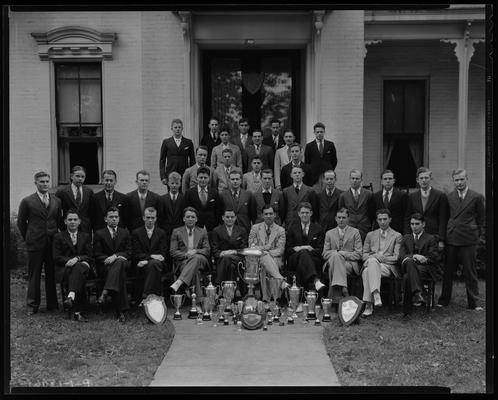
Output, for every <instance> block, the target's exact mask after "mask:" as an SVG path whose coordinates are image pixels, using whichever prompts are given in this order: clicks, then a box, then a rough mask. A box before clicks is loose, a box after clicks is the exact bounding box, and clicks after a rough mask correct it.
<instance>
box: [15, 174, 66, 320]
mask: <svg viewBox="0 0 498 400" xmlns="http://www.w3.org/2000/svg"><path fill="white" fill-rule="evenodd" d="M34 179H35V185H36V192H35V193H33V194H32V195H29V196H27V197H25V198H23V199H22V200H21V203H20V204H19V212H18V214H17V227H18V228H19V231H20V232H21V235H22V237H23V239H24V240H25V241H26V247H27V250H28V293H27V307H28V315H32V314H35V313H37V312H38V308H39V307H40V296H41V295H40V280H41V272H42V267H44V268H45V293H46V299H47V311H50V310H57V309H58V304H57V291H56V288H55V279H54V278H55V277H54V264H53V258H52V257H53V256H52V239H53V237H54V235H55V234H56V233H57V227H58V226H60V225H61V223H60V220H61V219H62V217H61V201H60V199H59V198H58V197H55V196H54V195H52V194H49V193H48V189H49V187H50V175H49V174H47V173H46V172H43V171H41V172H37V173H36V174H35V176H34Z"/></svg>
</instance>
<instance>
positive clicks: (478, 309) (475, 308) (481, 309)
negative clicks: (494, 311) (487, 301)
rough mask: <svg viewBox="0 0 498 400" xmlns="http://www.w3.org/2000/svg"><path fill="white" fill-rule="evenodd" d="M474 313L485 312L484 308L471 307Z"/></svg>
mask: <svg viewBox="0 0 498 400" xmlns="http://www.w3.org/2000/svg"><path fill="white" fill-rule="evenodd" d="M469 308H470V309H471V310H473V311H484V308H483V307H469Z"/></svg>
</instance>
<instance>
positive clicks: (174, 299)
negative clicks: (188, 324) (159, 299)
mask: <svg viewBox="0 0 498 400" xmlns="http://www.w3.org/2000/svg"><path fill="white" fill-rule="evenodd" d="M169 298H170V300H171V303H173V305H174V306H175V308H176V311H175V314H174V315H173V319H177V320H178V319H182V314H180V307H181V306H182V305H183V302H184V301H185V293H183V294H172V295H170V297H169Z"/></svg>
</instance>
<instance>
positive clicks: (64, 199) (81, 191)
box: [55, 165, 93, 233]
mask: <svg viewBox="0 0 498 400" xmlns="http://www.w3.org/2000/svg"><path fill="white" fill-rule="evenodd" d="M85 178H86V171H85V168H84V167H82V166H81V165H75V166H74V167H73V168H72V169H71V183H70V184H69V185H67V186H65V187H63V188H61V189H59V190H57V192H56V193H55V195H56V196H57V197H58V198H59V199H60V200H61V207H62V213H63V215H64V214H66V213H67V210H69V209H71V208H75V209H76V210H77V211H78V215H79V217H80V219H81V225H80V227H79V229H80V231H82V232H86V233H91V232H92V222H91V215H92V213H93V211H92V209H91V207H92V204H93V199H92V198H93V190H92V189H90V188H87V187H86V186H84V185H83V183H84V182H85ZM59 228H60V229H61V230H62V229H65V227H64V222H62V223H61V225H60V226H59Z"/></svg>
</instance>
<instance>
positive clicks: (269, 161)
mask: <svg viewBox="0 0 498 400" xmlns="http://www.w3.org/2000/svg"><path fill="white" fill-rule="evenodd" d="M256 155H258V156H259V157H260V158H261V163H262V164H263V168H262V169H267V168H273V165H274V162H273V159H274V155H273V151H272V149H271V147H270V146H267V145H266V144H261V145H260V147H259V154H256V147H255V146H254V143H252V144H250V145H246V148H245V150H244V152H243V153H242V156H243V158H244V157H245V160H244V159H242V161H243V163H245V165H246V166H247V171H252V165H251V162H252V159H253V158H254V157H256Z"/></svg>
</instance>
